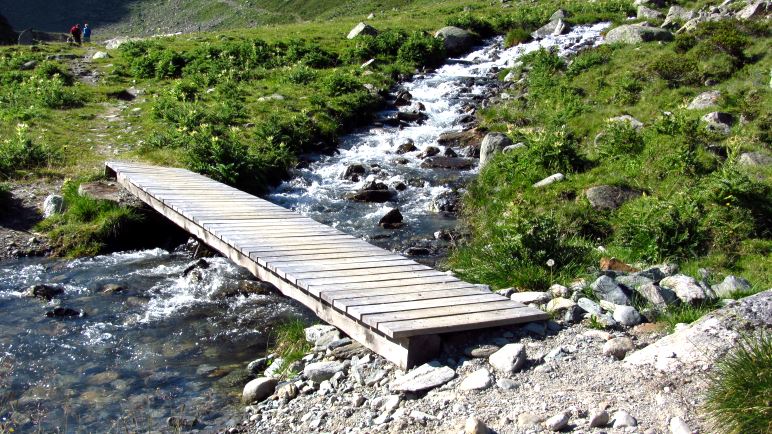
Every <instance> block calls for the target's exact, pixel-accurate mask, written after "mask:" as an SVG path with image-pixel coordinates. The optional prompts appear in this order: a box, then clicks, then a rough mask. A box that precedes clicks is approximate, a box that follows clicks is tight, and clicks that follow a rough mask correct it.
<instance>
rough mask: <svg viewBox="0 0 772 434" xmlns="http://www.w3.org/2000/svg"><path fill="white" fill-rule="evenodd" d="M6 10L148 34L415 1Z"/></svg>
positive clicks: (18, 5)
mask: <svg viewBox="0 0 772 434" xmlns="http://www.w3.org/2000/svg"><path fill="white" fill-rule="evenodd" d="M4 3H5V4H3V5H2V6H0V11H2V12H3V14H4V15H6V16H7V17H8V20H9V21H10V22H11V24H12V25H13V27H14V28H16V29H26V28H34V29H36V30H41V31H47V32H66V31H67V30H68V29H69V28H70V27H71V26H72V24H74V23H78V22H79V23H90V24H91V25H92V27H93V28H94V29H95V37H97V36H115V35H131V36H135V35H148V34H157V33H176V32H184V33H187V32H193V31H205V30H210V29H223V28H234V27H251V26H256V25H263V24H277V23H290V22H301V21H306V20H313V19H325V18H332V17H336V16H340V15H346V16H351V15H352V14H363V15H362V17H364V16H367V15H368V14H369V13H370V12H373V11H381V10H388V9H391V8H393V7H398V6H402V5H406V4H409V3H412V2H411V1H410V0H387V1H380V2H376V1H345V2H334V1H329V0H322V1H308V0H302V1H300V0H293V1H277V0H219V1H205V0H165V1H150V0H140V1H125V0H102V1H97V0H83V1H71V0H70V1H57V2H49V1H46V0H29V1H24V2H4Z"/></svg>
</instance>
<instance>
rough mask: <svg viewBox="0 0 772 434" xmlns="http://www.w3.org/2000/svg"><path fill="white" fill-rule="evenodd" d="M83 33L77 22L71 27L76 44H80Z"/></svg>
mask: <svg viewBox="0 0 772 434" xmlns="http://www.w3.org/2000/svg"><path fill="white" fill-rule="evenodd" d="M81 34H82V32H81V30H80V24H75V25H74V26H72V28H71V29H70V35H71V36H72V40H73V41H75V43H76V44H78V45H80V35H81Z"/></svg>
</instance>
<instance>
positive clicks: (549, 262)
mask: <svg viewBox="0 0 772 434" xmlns="http://www.w3.org/2000/svg"><path fill="white" fill-rule="evenodd" d="M547 266H548V267H554V266H555V261H554V260H553V259H547Z"/></svg>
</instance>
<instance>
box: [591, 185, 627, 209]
mask: <svg viewBox="0 0 772 434" xmlns="http://www.w3.org/2000/svg"><path fill="white" fill-rule="evenodd" d="M584 195H585V196H586V197H587V200H588V201H589V202H590V205H591V206H592V207H593V208H594V209H596V210H615V209H617V208H619V207H620V206H622V204H624V203H625V202H627V201H628V200H630V199H634V198H636V197H638V196H640V195H641V193H640V192H637V191H635V190H631V189H629V188H622V187H616V186H612V185H599V186H596V187H590V188H588V189H587V191H586V192H585V193H584Z"/></svg>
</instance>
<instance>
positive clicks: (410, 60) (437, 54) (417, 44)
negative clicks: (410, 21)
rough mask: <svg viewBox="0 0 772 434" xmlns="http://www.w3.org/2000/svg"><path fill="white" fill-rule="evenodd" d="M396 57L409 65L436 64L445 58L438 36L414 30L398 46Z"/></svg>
mask: <svg viewBox="0 0 772 434" xmlns="http://www.w3.org/2000/svg"><path fill="white" fill-rule="evenodd" d="M397 59H398V60H399V61H400V62H402V63H405V64H408V65H411V66H437V65H439V64H440V63H442V62H443V61H444V60H445V45H444V43H443V42H442V41H441V40H440V39H439V38H433V37H432V36H430V35H427V34H425V33H421V32H415V33H413V34H412V35H410V37H408V38H407V40H405V43H404V44H402V46H401V47H399V51H398V52H397Z"/></svg>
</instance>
